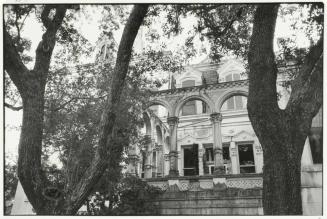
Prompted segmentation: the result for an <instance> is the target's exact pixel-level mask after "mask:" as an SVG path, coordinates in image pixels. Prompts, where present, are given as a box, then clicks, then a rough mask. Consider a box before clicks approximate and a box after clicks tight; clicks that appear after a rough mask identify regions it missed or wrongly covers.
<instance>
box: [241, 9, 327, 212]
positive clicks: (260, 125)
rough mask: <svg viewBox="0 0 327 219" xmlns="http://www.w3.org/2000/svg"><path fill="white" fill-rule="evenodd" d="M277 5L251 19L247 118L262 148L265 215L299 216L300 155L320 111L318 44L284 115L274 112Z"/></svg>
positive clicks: (305, 64) (275, 106) (258, 10)
mask: <svg viewBox="0 0 327 219" xmlns="http://www.w3.org/2000/svg"><path fill="white" fill-rule="evenodd" d="M278 7H279V5H278V4H261V5H259V6H258V7H257V10H256V12H255V16H254V25H253V33H252V36H251V42H250V49H249V54H248V61H249V67H250V73H249V96H248V105H247V108H248V113H249V118H250V121H251V124H252V126H253V129H254V131H255V133H256V135H257V137H258V139H259V141H260V143H261V145H262V148H263V156H264V168H263V208H264V214H266V215H298V214H302V200H301V156H302V152H303V147H304V143H305V139H306V137H307V136H308V134H309V131H310V128H311V123H312V119H313V117H314V116H315V115H316V114H317V112H318V111H319V109H320V107H321V106H322V48H323V47H322V40H320V41H319V42H318V43H317V45H315V46H313V47H312V48H311V49H310V52H309V53H308V55H307V56H306V59H305V62H304V64H303V65H302V66H301V69H300V72H299V74H298V75H297V76H296V78H295V80H294V81H293V83H292V93H291V97H290V100H289V102H288V104H287V107H286V109H285V110H281V109H280V108H279V107H278V102H277V92H276V80H277V73H278V70H277V66H276V63H275V56H274V52H273V38H274V31H275V23H276V18H277V13H278Z"/></svg>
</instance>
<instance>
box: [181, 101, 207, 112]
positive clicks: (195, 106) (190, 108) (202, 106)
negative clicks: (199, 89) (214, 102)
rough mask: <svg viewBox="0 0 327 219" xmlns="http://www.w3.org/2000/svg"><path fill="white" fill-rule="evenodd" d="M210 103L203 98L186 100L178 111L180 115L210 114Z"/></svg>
mask: <svg viewBox="0 0 327 219" xmlns="http://www.w3.org/2000/svg"><path fill="white" fill-rule="evenodd" d="M209 113H210V108H209V105H208V104H207V103H206V102H204V101H203V100H198V99H191V100H188V101H186V102H185V103H184V104H183V106H182V107H181V109H180V110H179V112H178V116H189V115H200V114H209Z"/></svg>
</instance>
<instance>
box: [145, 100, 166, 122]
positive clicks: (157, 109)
mask: <svg viewBox="0 0 327 219" xmlns="http://www.w3.org/2000/svg"><path fill="white" fill-rule="evenodd" d="M149 109H150V111H151V112H152V113H154V114H155V115H156V116H157V117H159V118H160V119H161V120H162V121H163V119H165V118H167V117H168V116H169V113H168V110H167V108H166V107H165V106H163V105H160V104H154V105H152V106H150V107H149Z"/></svg>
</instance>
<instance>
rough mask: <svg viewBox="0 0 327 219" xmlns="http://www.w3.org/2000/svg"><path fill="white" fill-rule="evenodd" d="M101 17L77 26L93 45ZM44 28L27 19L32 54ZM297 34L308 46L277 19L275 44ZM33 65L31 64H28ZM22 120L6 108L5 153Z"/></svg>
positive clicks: (13, 148)
mask: <svg viewBox="0 0 327 219" xmlns="http://www.w3.org/2000/svg"><path fill="white" fill-rule="evenodd" d="M88 7H89V8H88V9H87V10H89V11H90V12H92V11H93V10H92V9H91V7H90V6H88ZM100 19H101V13H97V12H96V11H93V13H92V16H90V17H88V18H84V17H83V16H82V17H81V18H80V19H79V21H78V24H77V27H78V28H79V30H80V32H81V33H82V35H83V36H84V37H85V38H87V39H88V40H89V41H90V43H91V44H92V45H94V46H95V44H96V41H97V39H98V36H99V35H100V29H99V28H98V22H99V20H100ZM185 22H186V24H188V25H189V26H190V25H191V23H192V22H191V21H190V20H188V21H185ZM42 33H43V32H42V28H41V26H40V24H39V23H37V22H36V21H35V20H34V19H27V20H26V24H25V28H24V29H23V32H22V35H23V36H24V35H25V36H28V38H29V39H31V40H32V48H31V50H30V54H31V56H33V57H34V53H35V49H36V47H37V44H38V42H39V41H40V40H41V37H42ZM290 36H296V40H297V44H298V45H300V46H301V47H308V46H309V41H308V40H307V39H306V37H305V34H304V33H302V32H299V31H298V32H292V31H291V28H290V20H289V19H286V20H282V19H280V18H278V19H277V24H276V32H275V42H274V46H275V48H277V43H276V39H277V38H278V37H290ZM116 37H117V40H116V41H117V42H119V36H118V35H117V36H116ZM181 37H182V36H181ZM179 42H181V41H180V40H174V41H172V42H171V43H170V47H171V48H176V46H177V44H178V43H179ZM202 59H203V58H199V59H198V60H197V61H201V60H202ZM92 61H93V60H86V62H92ZM32 64H33V63H32ZM28 67H31V66H28ZM21 120H22V111H18V112H17V111H12V110H10V109H8V108H5V126H6V130H5V140H6V141H5V153H6V154H11V156H13V157H15V156H16V155H17V153H18V143H19V133H20V131H19V128H18V129H17V128H11V127H19V126H20V125H21Z"/></svg>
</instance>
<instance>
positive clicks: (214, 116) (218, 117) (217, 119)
mask: <svg viewBox="0 0 327 219" xmlns="http://www.w3.org/2000/svg"><path fill="white" fill-rule="evenodd" d="M210 120H211V122H212V123H217V122H221V121H222V120H223V117H222V115H221V113H212V114H210Z"/></svg>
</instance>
